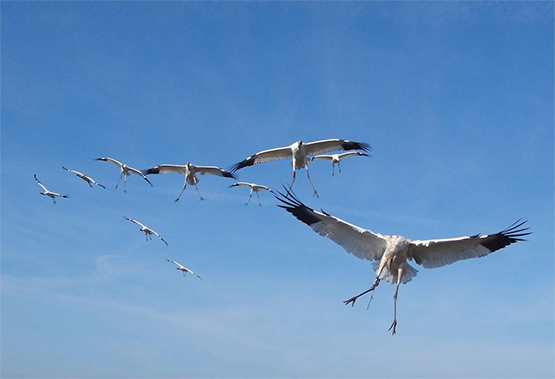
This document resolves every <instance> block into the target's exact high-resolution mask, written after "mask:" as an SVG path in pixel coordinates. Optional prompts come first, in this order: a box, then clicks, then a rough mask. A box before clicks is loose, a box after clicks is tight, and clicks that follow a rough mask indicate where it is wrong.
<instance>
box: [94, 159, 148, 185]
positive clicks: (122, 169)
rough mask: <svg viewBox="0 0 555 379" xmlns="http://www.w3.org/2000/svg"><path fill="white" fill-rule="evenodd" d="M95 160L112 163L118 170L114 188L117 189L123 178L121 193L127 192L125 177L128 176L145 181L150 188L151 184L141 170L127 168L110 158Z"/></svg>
mask: <svg viewBox="0 0 555 379" xmlns="http://www.w3.org/2000/svg"><path fill="white" fill-rule="evenodd" d="M96 160H97V161H104V162H112V163H113V164H115V165H116V166H118V167H119V168H120V176H119V180H118V183H117V184H116V187H115V188H118V186H119V183H120V182H121V178H123V192H125V193H126V192H127V177H128V176H129V175H130V174H135V175H139V176H140V177H141V178H143V179H144V180H146V182H147V183H148V184H150V186H151V187H152V183H151V182H150V181H149V180H148V179H147V178H146V176H145V175H144V174H143V173H142V172H141V170H138V169H136V168H133V167H131V166H128V165H126V164H125V163H121V162H120V161H118V160H116V159H114V158H110V157H102V158H96Z"/></svg>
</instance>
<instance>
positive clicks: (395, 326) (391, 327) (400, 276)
mask: <svg viewBox="0 0 555 379" xmlns="http://www.w3.org/2000/svg"><path fill="white" fill-rule="evenodd" d="M398 272H399V274H398V275H397V288H396V289H395V295H393V323H392V324H391V326H390V327H389V329H388V330H391V334H392V335H395V329H396V328H397V295H398V294H399V285H400V284H401V279H402V278H403V274H404V272H405V271H404V270H403V269H402V268H400V269H399V271H398Z"/></svg>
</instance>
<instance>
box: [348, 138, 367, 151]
mask: <svg viewBox="0 0 555 379" xmlns="http://www.w3.org/2000/svg"><path fill="white" fill-rule="evenodd" d="M343 150H362V151H371V150H372V146H370V144H369V143H366V142H355V141H349V140H345V141H344V143H343Z"/></svg>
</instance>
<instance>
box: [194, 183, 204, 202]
mask: <svg viewBox="0 0 555 379" xmlns="http://www.w3.org/2000/svg"><path fill="white" fill-rule="evenodd" d="M195 188H196V189H197V192H198V195H199V196H200V199H199V201H203V200H204V197H202V195H201V194H200V191H199V190H198V186H197V185H196V184H195Z"/></svg>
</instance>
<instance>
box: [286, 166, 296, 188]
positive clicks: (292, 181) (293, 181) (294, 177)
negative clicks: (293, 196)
mask: <svg viewBox="0 0 555 379" xmlns="http://www.w3.org/2000/svg"><path fill="white" fill-rule="evenodd" d="M296 178H297V173H296V172H295V169H293V180H291V184H290V185H289V191H287V192H291V189H292V188H293V183H295V179H296Z"/></svg>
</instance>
